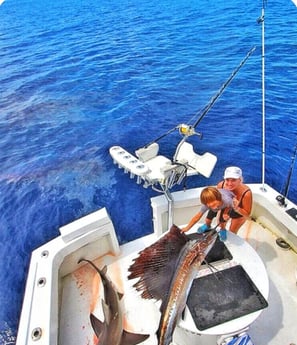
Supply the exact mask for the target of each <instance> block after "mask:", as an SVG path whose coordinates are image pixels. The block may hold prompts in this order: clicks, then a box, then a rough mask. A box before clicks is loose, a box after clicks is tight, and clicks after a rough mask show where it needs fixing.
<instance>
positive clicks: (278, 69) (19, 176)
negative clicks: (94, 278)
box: [0, 0, 297, 344]
mask: <svg viewBox="0 0 297 345" xmlns="http://www.w3.org/2000/svg"><path fill="white" fill-rule="evenodd" d="M265 3H266V8H265V40H266V47H265V48H266V49H265V66H266V140H265V142H266V145H265V148H266V150H265V151H266V152H265V163H266V164H265V168H266V178H265V181H266V182H267V183H269V184H270V185H272V187H274V188H275V189H277V190H278V191H279V192H284V190H285V189H286V185H287V181H288V179H287V177H288V176H289V172H290V171H292V178H291V180H290V182H291V183H290V188H289V193H288V196H289V198H290V199H291V200H293V201H294V202H297V177H296V169H297V168H296V167H295V168H294V164H293V163H294V159H293V158H294V157H293V154H294V147H295V145H296V141H297V133H296V129H297V117H296V100H297V78H296V75H297V43H296V42H297V20H296V19H297V9H296V7H295V5H294V4H293V2H292V1H289V0H288V1H284V0H283V1H280V0H275V1H268V2H266V1H265ZM261 8H262V1H261V0H258V1H243V0H228V1H226V0H217V1H213V0H199V1H198V0H195V1H194V0H187V1H185V0H175V1H169V0H158V1H156V0H149V1H148V0H143V1H139V0H127V1H111V0H100V1H98V0H84V1H83V0H63V1H61V0H50V1H49V0H44V1H38V0H34V1H33V0H32V1H30V0H18V1H16V0H6V1H4V2H3V3H2V5H0V163H1V171H0V343H1V344H14V342H15V337H16V333H17V326H18V321H19V316H20V311H21V304H22V299H23V293H24V289H25V282H26V275H27V270H28V265H29V260H30V253H31V251H32V250H34V249H35V248H37V247H39V246H40V245H42V244H44V243H45V242H47V241H49V240H51V239H53V238H54V237H56V236H57V235H58V234H59V232H58V229H59V227H60V226H62V225H65V224H67V223H69V222H71V221H73V220H75V219H77V218H79V217H81V216H84V215H86V214H88V213H90V212H92V211H95V210H97V209H99V208H102V207H104V206H105V207H106V208H107V210H108V212H109V214H110V216H111V218H112V220H113V222H114V225H115V228H116V231H117V235H118V238H119V240H120V242H121V243H124V242H127V241H129V240H132V239H135V238H137V237H140V236H142V235H144V234H148V233H150V232H151V231H152V215H151V211H150V203H149V199H150V197H151V196H153V195H157V193H156V192H153V191H151V190H147V189H144V188H142V187H140V186H138V185H137V184H136V183H135V182H134V181H133V180H131V179H129V178H128V177H127V175H125V174H124V173H123V171H122V170H119V169H117V168H116V166H114V165H113V162H112V159H111V158H110V156H109V153H108V150H109V148H110V147H111V146H113V145H121V146H123V147H125V148H126V149H127V150H129V151H131V152H134V150H135V149H137V148H139V147H141V146H143V145H145V144H147V143H149V142H151V141H153V140H154V139H156V138H158V137H159V136H161V135H163V134H164V133H166V132H167V131H169V130H170V129H172V128H174V127H175V126H176V125H178V124H181V123H188V124H193V123H194V122H195V121H196V120H197V118H199V116H200V114H201V111H203V109H204V108H205V106H207V105H208V104H209V103H210V101H211V99H212V97H214V96H215V95H216V94H217V93H218V91H219V90H220V88H221V86H222V85H224V83H225V82H226V80H227V79H228V78H229V76H230V75H231V73H232V72H233V71H234V70H235V69H236V67H237V66H238V65H239V63H240V62H241V61H242V60H243V59H244V57H245V56H246V54H247V53H248V51H249V50H250V49H251V48H252V47H253V46H255V47H256V50H255V52H254V53H253V54H252V55H251V56H250V58H249V59H248V60H247V61H246V63H245V64H244V65H243V66H242V67H241V68H240V70H239V72H238V73H237V74H236V76H235V77H234V79H233V80H232V82H231V83H230V84H229V85H228V86H227V87H226V88H225V89H224V92H223V93H222V95H221V97H219V98H218V100H217V101H216V102H215V103H214V104H213V105H212V106H211V107H210V109H209V111H208V112H207V114H206V115H205V116H204V118H203V119H202V121H201V122H200V123H199V126H197V128H196V130H197V131H199V132H201V133H203V139H202V140H200V139H199V138H198V136H197V137H191V138H190V142H192V143H193V144H194V146H195V150H196V151H197V152H199V153H203V152H206V151H209V152H212V153H214V154H216V155H217V156H218V163H217V166H216V168H215V170H214V173H213V175H212V177H211V178H210V179H206V178H204V177H201V176H197V177H193V178H189V179H188V181H187V186H188V187H192V186H201V185H205V184H215V183H216V182H217V181H218V180H220V179H221V178H222V175H223V171H224V168H225V167H226V166H228V165H238V166H240V167H241V168H242V169H243V171H244V177H245V182H249V183H252V182H261V181H262V177H261V173H262V172H261V169H262V163H261V159H262V138H261V134H262V118H261V116H262V115H261V113H262V98H261V97H262V96H261V61H262V58H261V56H262V53H261V25H260V24H257V19H258V18H259V17H260V15H261ZM180 139H181V137H180V135H179V133H178V131H174V132H173V133H172V134H170V135H168V136H166V137H164V138H163V139H162V140H160V141H159V144H160V153H161V154H164V155H166V156H168V157H172V155H173V153H174V150H175V147H176V145H177V143H178V141H179V140H180Z"/></svg>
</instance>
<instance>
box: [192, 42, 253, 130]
mask: <svg viewBox="0 0 297 345" xmlns="http://www.w3.org/2000/svg"><path fill="white" fill-rule="evenodd" d="M255 49H256V47H253V48H252V49H251V50H250V51H249V52H248V53H247V55H246V57H245V58H244V59H243V60H242V61H241V63H240V64H239V65H238V66H237V67H236V68H235V70H234V71H233V72H232V73H231V75H230V77H229V78H228V79H227V81H225V83H224V84H223V85H222V86H221V88H220V89H219V91H218V92H217V93H216V94H215V95H214V96H213V97H212V99H211V100H210V102H209V103H208V104H207V105H206V106H205V107H204V109H203V110H202V111H201V115H200V116H199V118H198V119H197V121H196V122H195V123H194V125H193V127H194V128H196V127H197V126H198V124H199V123H200V122H201V121H202V119H203V118H204V116H205V115H206V114H207V113H208V112H209V110H210V109H211V107H212V106H213V105H214V103H215V102H216V100H217V99H218V98H219V97H220V96H221V94H222V93H223V92H224V90H225V89H226V87H227V86H228V85H229V84H230V83H231V81H232V79H233V78H234V77H235V76H236V74H237V72H238V71H239V70H240V68H241V67H242V66H243V65H244V64H245V62H246V60H247V59H248V58H249V57H250V56H251V55H252V54H253V52H254V51H255Z"/></svg>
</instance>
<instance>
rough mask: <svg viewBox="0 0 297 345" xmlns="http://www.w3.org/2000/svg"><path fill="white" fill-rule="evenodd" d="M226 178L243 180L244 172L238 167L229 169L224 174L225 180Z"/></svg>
mask: <svg viewBox="0 0 297 345" xmlns="http://www.w3.org/2000/svg"><path fill="white" fill-rule="evenodd" d="M226 178H242V171H241V169H240V168H238V167H228V168H226V170H225V173H224V179H226Z"/></svg>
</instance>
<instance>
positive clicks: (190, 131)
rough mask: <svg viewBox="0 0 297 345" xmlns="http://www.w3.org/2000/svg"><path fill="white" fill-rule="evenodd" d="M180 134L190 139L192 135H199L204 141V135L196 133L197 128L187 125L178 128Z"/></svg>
mask: <svg viewBox="0 0 297 345" xmlns="http://www.w3.org/2000/svg"><path fill="white" fill-rule="evenodd" d="M178 129H179V133H180V134H181V135H184V136H186V137H190V136H191V135H198V137H199V138H200V139H202V133H199V132H196V131H195V127H193V126H190V125H186V124H184V123H183V124H181V125H179V126H178Z"/></svg>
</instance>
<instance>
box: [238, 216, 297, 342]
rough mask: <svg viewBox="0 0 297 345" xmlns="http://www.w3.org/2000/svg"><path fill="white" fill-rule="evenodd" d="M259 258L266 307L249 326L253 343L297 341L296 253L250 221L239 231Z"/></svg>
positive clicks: (266, 230)
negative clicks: (264, 272) (263, 270)
mask: <svg viewBox="0 0 297 345" xmlns="http://www.w3.org/2000/svg"><path fill="white" fill-rule="evenodd" d="M239 235H240V236H241V237H242V238H244V239H245V240H247V241H248V242H249V243H250V244H251V245H252V247H253V248H254V249H255V250H256V251H257V253H258V254H259V256H260V257H261V258H262V260H263V262H264V264H265V266H266V270H267V273H268V277H269V297H268V303H269V306H268V308H266V309H264V310H263V312H262V314H261V315H260V316H259V318H258V319H257V320H256V321H255V322H254V323H253V324H252V325H251V326H250V329H249V332H248V333H249V335H250V336H251V338H252V340H253V342H254V343H255V345H257V344H258V345H262V344H266V345H285V344H288V345H295V344H297V332H296V320H297V285H296V282H297V255H296V253H295V252H294V251H293V250H284V249H282V248H280V247H279V246H278V245H277V244H276V237H275V235H274V234H272V233H271V232H270V231H269V230H268V229H266V228H265V229H264V228H263V227H262V226H260V225H259V224H257V223H255V222H252V221H249V222H247V223H246V224H245V225H244V226H243V227H242V229H241V230H240V231H239Z"/></svg>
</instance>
